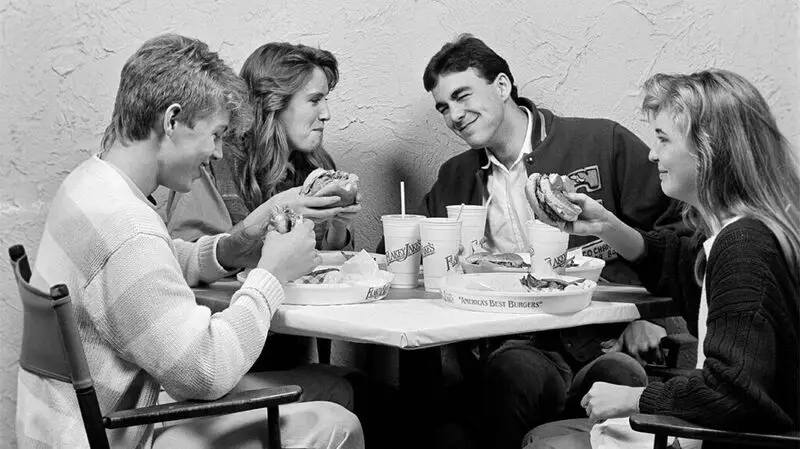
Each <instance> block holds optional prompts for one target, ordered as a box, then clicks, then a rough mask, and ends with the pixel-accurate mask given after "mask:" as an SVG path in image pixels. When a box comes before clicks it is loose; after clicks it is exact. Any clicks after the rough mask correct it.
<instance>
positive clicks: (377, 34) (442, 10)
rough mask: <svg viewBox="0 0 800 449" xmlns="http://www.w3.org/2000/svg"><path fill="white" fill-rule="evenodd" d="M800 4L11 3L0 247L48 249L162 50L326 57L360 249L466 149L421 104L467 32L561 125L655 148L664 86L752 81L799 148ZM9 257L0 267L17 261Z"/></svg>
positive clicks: (8, 362) (8, 422) (2, 99)
mask: <svg viewBox="0 0 800 449" xmlns="http://www.w3.org/2000/svg"><path fill="white" fill-rule="evenodd" d="M797 16H798V3H797V2H796V0H761V1H758V2H756V1H743V0H668V1H655V0H652V1H650V0H573V1H569V2H554V1H546V2H545V1H541V0H505V1H501V0H469V1H457V0H438V1H435V2H427V1H419V0H395V1H391V0H370V1H366V0H339V1H337V2H331V1H323V0H317V1H306V0H297V1H288V0H279V1H269V2H257V1H249V2H248V1H238V2H220V1H215V0H194V1H187V0H175V1H171V2H152V1H151V2H146V1H119V0H111V1H104V2H100V1H87V0H74V1H69V2H60V1H56V0H51V1H42V0H18V1H15V0H0V151H2V153H1V154H2V158H1V159H2V162H0V247H2V248H3V253H4V254H5V248H7V247H8V246H9V245H11V244H13V243H17V242H21V243H24V244H25V245H26V246H27V247H28V248H29V250H30V251H31V252H32V251H34V250H35V248H36V246H37V242H38V239H39V235H40V232H41V227H42V223H43V221H44V218H45V215H46V212H47V205H48V203H49V201H50V199H51V198H52V196H53V194H54V192H55V190H56V188H57V187H58V185H59V183H60V181H61V180H62V179H63V177H64V176H65V175H66V174H67V173H68V172H69V171H70V170H71V169H72V168H74V167H75V166H76V165H77V164H78V163H80V162H81V161H82V160H84V159H85V158H86V157H87V156H89V155H90V154H91V153H92V152H94V151H95V150H96V149H97V146H98V141H99V138H100V135H101V133H102V130H103V128H104V127H105V125H106V123H107V120H108V117H109V115H110V111H111V108H112V105H113V95H114V92H115V89H116V86H117V83H118V76H119V70H120V68H121V67H122V64H123V63H124V61H125V59H126V58H127V57H128V56H129V55H130V54H131V53H132V52H133V51H134V50H135V49H136V48H137V47H138V46H139V45H140V44H141V43H142V41H143V40H144V39H146V38H148V37H150V36H153V35H155V34H157V33H161V32H167V31H174V32H179V33H183V34H187V35H193V36H197V37H200V38H202V39H204V40H206V41H207V42H208V43H209V44H210V45H211V46H212V47H213V48H215V49H218V50H219V51H220V52H221V53H222V55H223V56H224V57H225V58H226V59H227V60H228V61H229V62H230V63H231V64H232V65H233V66H234V67H236V69H237V70H238V68H239V66H240V65H241V62H242V61H243V60H244V58H245V57H246V56H247V55H248V54H249V52H250V51H252V50H253V49H254V48H255V47H257V46H258V45H260V44H262V43H264V42H267V41H270V40H286V41H290V42H302V43H305V44H309V45H319V46H321V47H323V48H325V49H328V50H331V51H332V52H333V53H334V54H336V55H337V57H338V58H339V61H340V63H341V72H342V79H341V83H340V84H339V86H338V87H337V89H336V90H335V91H334V92H333V93H332V95H331V111H332V114H333V119H332V121H331V123H330V126H329V127H328V130H327V132H326V141H327V148H328V149H329V150H330V151H331V153H332V154H333V156H334V157H335V159H336V160H337V162H338V163H339V165H340V166H341V167H342V168H343V169H345V170H349V171H353V172H356V173H358V174H359V175H360V176H361V179H362V188H363V191H364V194H365V201H364V206H365V207H364V212H363V214H361V216H360V217H359V219H358V222H357V225H358V233H357V239H358V243H359V246H363V247H367V248H373V247H374V246H375V244H376V243H377V240H378V238H379V233H380V225H379V216H380V215H381V214H384V213H389V212H395V211H397V210H398V209H399V206H398V201H399V193H398V192H397V185H398V183H399V181H400V180H405V181H406V185H407V188H408V192H407V194H408V195H407V196H408V199H409V201H410V202H413V203H416V202H417V201H418V200H419V199H420V197H421V195H422V194H423V192H424V191H425V190H426V189H427V188H428V187H429V186H430V184H431V183H432V181H433V178H434V176H435V174H436V170H437V167H438V166H439V165H440V163H441V162H443V161H444V160H446V159H447V158H448V157H450V156H452V155H454V154H456V153H458V152H459V151H461V150H462V149H463V147H462V145H461V144H460V142H459V141H458V140H457V139H456V138H455V137H454V136H453V135H452V134H451V133H450V131H449V130H447V129H446V128H445V126H444V124H443V122H442V120H441V118H440V117H438V116H437V114H436V113H435V111H434V109H433V107H432V101H431V99H430V96H429V95H428V94H426V93H425V92H424V90H423V89H422V86H421V81H420V79H421V73H422V70H423V68H424V65H425V63H426V62H427V59H428V58H429V57H430V56H431V55H432V54H433V53H434V52H435V51H436V50H437V49H438V48H439V47H440V46H441V45H442V43H444V42H445V41H446V40H449V39H451V38H452V37H454V36H455V35H456V34H458V33H460V32H465V31H469V32H472V33H474V34H476V35H477V36H478V37H481V38H483V39H484V40H486V41H487V43H488V44H489V45H491V46H493V47H494V48H495V49H496V50H497V51H498V52H499V53H500V54H501V55H503V56H504V57H506V59H507V60H508V61H509V63H510V65H511V68H512V70H513V71H514V76H515V77H516V79H517V83H518V86H519V87H520V90H521V92H522V94H524V95H526V96H530V97H532V98H534V99H535V100H537V101H538V102H540V104H542V105H544V106H547V107H549V108H551V109H553V110H555V111H556V112H558V113H561V114H572V115H585V116H604V117H609V118H612V119H616V120H618V121H620V122H621V123H623V124H625V125H627V126H629V127H630V128H631V129H633V130H634V131H635V132H637V133H638V134H639V135H640V136H643V137H644V138H645V141H647V142H651V141H652V140H651V138H650V136H649V134H647V132H646V131H647V130H646V128H645V124H644V123H643V122H642V121H641V120H640V117H639V115H638V113H637V105H638V86H639V85H640V84H641V82H642V81H643V80H644V79H645V78H646V77H647V76H648V75H650V74H651V73H653V72H656V71H689V70H693V69H699V68H704V67H708V66H717V67H724V68H729V69H732V70H735V71H738V72H740V73H742V74H744V75H745V76H747V77H748V78H749V79H751V80H752V81H754V82H755V83H756V85H757V86H758V87H759V88H760V89H761V91H762V93H764V95H765V96H766V98H767V99H768V101H769V103H770V105H771V106H772V107H773V110H774V112H775V114H776V116H777V117H778V121H779V124H780V125H781V126H782V128H783V130H784V132H785V133H787V134H788V135H789V137H790V138H791V140H792V142H794V143H795V144H797V143H798V141H800V129H799V128H798V123H799V120H800V105H798V102H799V101H800V100H799V99H800V73H799V71H800V68H799V66H800V64H799V63H798V59H799V58H800V51H799V50H798V41H800V36H798V27H797V20H798V19H797ZM5 257H6V256H3V258H5ZM0 308H1V309H0V414H2V419H1V420H0V446H2V447H5V446H7V445H8V446H12V443H11V442H10V440H11V439H12V438H13V435H14V409H15V398H16V372H17V358H18V347H19V341H20V334H21V324H20V304H19V301H18V299H17V295H16V292H15V286H14V283H13V281H12V278H11V275H10V273H9V270H8V264H7V263H5V262H2V263H0Z"/></svg>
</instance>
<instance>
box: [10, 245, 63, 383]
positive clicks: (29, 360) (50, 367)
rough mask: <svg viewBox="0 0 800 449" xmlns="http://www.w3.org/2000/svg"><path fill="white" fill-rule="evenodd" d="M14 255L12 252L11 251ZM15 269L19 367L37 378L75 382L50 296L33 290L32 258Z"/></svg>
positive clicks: (20, 260)
mask: <svg viewBox="0 0 800 449" xmlns="http://www.w3.org/2000/svg"><path fill="white" fill-rule="evenodd" d="M9 253H11V251H9ZM11 266H12V268H13V269H14V276H15V277H16V280H17V287H18V289H19V297H20V300H21V301H22V349H21V350H20V354H19V366H20V367H21V368H22V369H24V370H26V371H28V372H31V373H34V374H36V375H39V376H42V377H47V378H49V379H55V380H59V381H61V382H67V383H71V382H72V373H71V371H70V366H69V363H68V362H67V357H66V355H65V354H64V347H63V346H62V345H61V336H60V333H59V330H58V319H57V318H56V313H55V311H54V310H53V305H52V304H51V302H52V300H51V299H50V295H49V294H47V293H45V292H42V291H40V290H38V289H36V288H34V287H32V286H31V285H30V284H29V283H28V281H29V280H30V277H31V275H30V265H29V263H28V256H26V255H25V254H24V253H23V254H22V256H21V257H18V258H17V259H16V260H14V256H13V255H12V261H11Z"/></svg>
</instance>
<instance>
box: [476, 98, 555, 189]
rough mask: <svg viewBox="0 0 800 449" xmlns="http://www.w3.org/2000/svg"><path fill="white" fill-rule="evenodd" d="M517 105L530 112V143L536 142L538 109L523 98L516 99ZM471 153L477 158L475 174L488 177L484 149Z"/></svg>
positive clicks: (487, 162)
mask: <svg viewBox="0 0 800 449" xmlns="http://www.w3.org/2000/svg"><path fill="white" fill-rule="evenodd" d="M517 105H519V106H525V107H526V108H528V110H530V111H531V114H533V118H534V121H533V127H532V130H531V132H532V133H533V135H532V136H531V141H532V142H534V141H537V140H535V137H536V135H537V134H538V132H539V114H538V110H539V109H538V108H537V107H536V105H535V104H534V103H533V102H532V101H531V100H529V99H527V98H525V97H519V98H518V99H517ZM472 151H475V152H477V156H478V171H477V172H476V174H480V176H481V177H484V176H488V175H489V174H490V173H491V172H492V164H491V162H489V157H488V156H487V155H486V148H473V149H472ZM484 179H485V178H484Z"/></svg>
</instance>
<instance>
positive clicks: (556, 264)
mask: <svg viewBox="0 0 800 449" xmlns="http://www.w3.org/2000/svg"><path fill="white" fill-rule="evenodd" d="M532 252H533V250H531V253H532ZM544 261H545V262H547V264H548V265H550V267H551V268H552V269H554V270H555V269H556V268H564V267H566V266H567V253H564V254H561V255H560V256H558V257H555V258H554V257H545V258H544Z"/></svg>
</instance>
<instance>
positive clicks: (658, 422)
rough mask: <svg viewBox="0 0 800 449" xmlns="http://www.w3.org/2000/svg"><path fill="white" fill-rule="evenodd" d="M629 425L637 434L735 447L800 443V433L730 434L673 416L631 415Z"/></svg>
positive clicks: (793, 444) (778, 445)
mask: <svg viewBox="0 0 800 449" xmlns="http://www.w3.org/2000/svg"><path fill="white" fill-rule="evenodd" d="M630 424H631V428H632V429H633V430H636V431H638V432H644V433H652V434H656V435H669V436H675V437H682V438H693V439H695V440H703V441H715V442H722V443H730V444H737V445H748V444H755V445H766V446H773V447H797V444H798V443H800V432H790V433H783V434H762V433H748V432H730V431H727V430H717V429H709V428H708V427H703V426H698V425H695V424H692V423H690V422H688V421H684V420H682V419H680V418H675V417H673V416H662V415H645V414H639V413H637V414H634V415H631V417H630Z"/></svg>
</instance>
